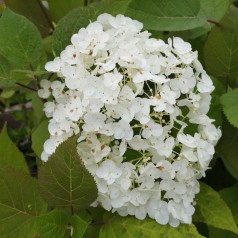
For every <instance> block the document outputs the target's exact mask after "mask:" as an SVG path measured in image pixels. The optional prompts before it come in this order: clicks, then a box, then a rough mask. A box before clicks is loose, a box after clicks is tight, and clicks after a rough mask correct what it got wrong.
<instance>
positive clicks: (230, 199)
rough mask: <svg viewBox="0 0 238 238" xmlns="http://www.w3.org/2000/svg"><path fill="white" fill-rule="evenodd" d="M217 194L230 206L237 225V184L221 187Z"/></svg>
mask: <svg viewBox="0 0 238 238" xmlns="http://www.w3.org/2000/svg"><path fill="white" fill-rule="evenodd" d="M219 194H220V195H221V197H222V198H223V200H224V201H225V202H226V204H227V205H228V207H229V208H230V210H231V212H232V214H233V216H234V219H235V221H236V224H237V225H238V184H236V185H234V186H232V187H229V188H224V189H222V190H221V191H219Z"/></svg>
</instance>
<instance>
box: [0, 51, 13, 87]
mask: <svg viewBox="0 0 238 238" xmlns="http://www.w3.org/2000/svg"><path fill="white" fill-rule="evenodd" d="M14 84H15V81H14V80H13V79H12V78H11V65H10V63H9V62H8V60H7V59H6V58H5V57H3V56H2V55H0V88H8V87H12V86H14Z"/></svg>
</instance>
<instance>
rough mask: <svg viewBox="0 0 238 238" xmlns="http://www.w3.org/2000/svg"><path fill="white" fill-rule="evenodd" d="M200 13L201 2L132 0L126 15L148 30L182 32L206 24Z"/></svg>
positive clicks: (197, 0) (195, 0)
mask: <svg viewBox="0 0 238 238" xmlns="http://www.w3.org/2000/svg"><path fill="white" fill-rule="evenodd" d="M199 11H200V3H199V0H179V1H174V0H166V1H157V0H147V1H144V0H131V1H130V4H129V6H128V9H127V11H126V15H128V16H130V17H132V18H134V19H136V20H139V21H141V22H143V24H144V28H145V29H147V30H155V31H181V30H188V29H193V28H196V27H199V26H201V25H203V24H204V23H205V22H206V19H205V17H204V16H198V14H199Z"/></svg>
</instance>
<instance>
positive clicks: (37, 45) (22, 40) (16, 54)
mask: <svg viewBox="0 0 238 238" xmlns="http://www.w3.org/2000/svg"><path fill="white" fill-rule="evenodd" d="M0 29H1V34H0V45H1V47H0V54H1V55H3V56H4V57H5V58H7V59H8V61H9V62H10V64H14V65H16V66H19V67H21V68H22V67H28V68H29V64H32V65H35V64H36V65H37V63H38V62H39V60H40V57H41V56H42V51H43V45H42V40H41V36H40V33H39V32H38V30H37V28H36V27H35V26H34V25H33V24H32V23H31V22H30V21H28V20H27V19H26V18H25V17H23V16H20V15H18V14H15V13H14V12H12V11H11V10H9V9H5V10H4V12H3V14H2V17H1V18H0Z"/></svg>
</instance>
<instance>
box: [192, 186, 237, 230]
mask: <svg viewBox="0 0 238 238" xmlns="http://www.w3.org/2000/svg"><path fill="white" fill-rule="evenodd" d="M196 200H197V206H196V213H195V215H194V221H196V222H204V223H206V224H207V225H210V226H214V227H216V228H219V229H223V230H228V231H232V232H234V233H236V234H238V228H237V226H236V223H235V221H234V218H233V216H232V213H231V211H230V209H229V207H228V206H227V204H226V203H225V201H223V200H222V198H221V197H220V195H219V193H217V192H216V191H214V190H213V189H212V188H211V187H209V186H208V185H206V184H204V183H201V191H200V193H199V194H198V195H197V196H196Z"/></svg>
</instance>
